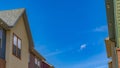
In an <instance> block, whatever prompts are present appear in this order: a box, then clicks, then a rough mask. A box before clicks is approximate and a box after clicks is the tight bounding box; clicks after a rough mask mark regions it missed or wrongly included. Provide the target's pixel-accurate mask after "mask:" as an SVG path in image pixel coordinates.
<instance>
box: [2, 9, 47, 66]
mask: <svg viewBox="0 0 120 68" xmlns="http://www.w3.org/2000/svg"><path fill="white" fill-rule="evenodd" d="M34 57H35V59H34ZM36 59H37V60H36ZM41 61H45V59H44V58H43V57H42V56H41V55H40V54H39V53H38V52H37V51H36V50H35V49H34V44H33V40H32V35H31V32H30V28H29V23H28V20H27V15H26V11H25V9H24V8H23V9H15V10H6V11H0V68H44V67H42V66H41V65H42V64H41ZM48 68H49V67H48Z"/></svg>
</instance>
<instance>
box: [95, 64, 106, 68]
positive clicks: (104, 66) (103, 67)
mask: <svg viewBox="0 0 120 68" xmlns="http://www.w3.org/2000/svg"><path fill="white" fill-rule="evenodd" d="M96 68H107V65H102V66H98V67H96Z"/></svg>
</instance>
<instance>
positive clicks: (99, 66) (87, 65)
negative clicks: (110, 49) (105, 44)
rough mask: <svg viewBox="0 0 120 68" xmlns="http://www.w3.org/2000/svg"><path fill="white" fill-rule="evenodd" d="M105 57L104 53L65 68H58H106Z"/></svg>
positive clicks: (106, 61) (106, 60)
mask: <svg viewBox="0 0 120 68" xmlns="http://www.w3.org/2000/svg"><path fill="white" fill-rule="evenodd" d="M105 56H106V53H105V52H103V53H100V54H98V55H95V56H93V57H91V58H89V59H85V60H84V61H80V62H77V63H74V64H72V65H68V66H66V67H62V66H61V67H60V68H108V59H107V57H105ZM101 57H102V58H101ZM96 60H97V61H96Z"/></svg>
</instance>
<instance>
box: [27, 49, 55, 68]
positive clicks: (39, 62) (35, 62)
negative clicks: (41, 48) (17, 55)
mask: <svg viewBox="0 0 120 68" xmlns="http://www.w3.org/2000/svg"><path fill="white" fill-rule="evenodd" d="M29 58H30V60H29V68H54V67H53V66H52V65H50V64H48V63H47V62H46V59H45V58H44V57H43V56H41V55H40V54H39V53H38V52H37V51H36V50H35V49H33V48H32V49H30V57H29Z"/></svg>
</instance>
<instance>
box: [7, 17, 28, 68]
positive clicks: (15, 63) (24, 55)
mask: <svg viewBox="0 0 120 68" xmlns="http://www.w3.org/2000/svg"><path fill="white" fill-rule="evenodd" d="M13 33H15V34H16V35H17V36H18V37H20V39H21V40H22V49H21V60H20V59H18V58H17V57H15V56H14V55H13V54H12V39H13ZM28 54H29V50H28V37H27V33H26V29H25V26H24V21H23V18H22V17H21V18H20V20H19V21H18V23H17V24H16V25H15V27H13V28H12V29H11V30H10V31H7V44H6V68H28Z"/></svg>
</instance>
